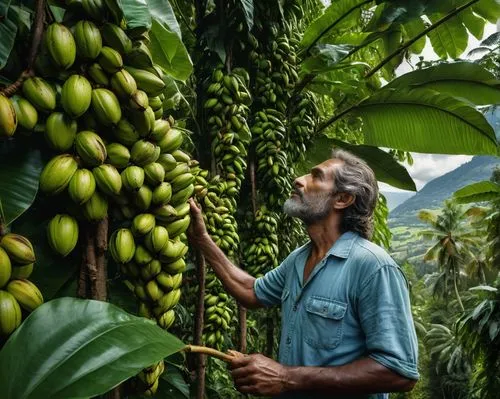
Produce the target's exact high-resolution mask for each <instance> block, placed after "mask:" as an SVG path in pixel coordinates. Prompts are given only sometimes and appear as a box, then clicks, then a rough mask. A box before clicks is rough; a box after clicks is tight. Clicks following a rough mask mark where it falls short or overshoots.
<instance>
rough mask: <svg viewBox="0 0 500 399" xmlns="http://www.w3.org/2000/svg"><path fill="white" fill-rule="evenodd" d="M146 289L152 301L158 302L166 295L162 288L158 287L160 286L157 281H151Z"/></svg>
mask: <svg viewBox="0 0 500 399" xmlns="http://www.w3.org/2000/svg"><path fill="white" fill-rule="evenodd" d="M144 289H145V290H146V293H147V294H148V296H149V297H150V298H151V300H152V301H157V300H158V299H160V298H161V297H162V296H163V294H164V292H163V291H162V290H161V288H160V287H158V284H156V281H155V280H151V281H149V282H148V283H147V284H146V286H145V287H144Z"/></svg>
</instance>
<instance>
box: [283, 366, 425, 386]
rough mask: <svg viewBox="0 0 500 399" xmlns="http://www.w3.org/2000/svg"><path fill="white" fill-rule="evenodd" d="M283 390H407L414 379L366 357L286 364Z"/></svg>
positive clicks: (413, 383) (412, 384) (413, 382)
mask: <svg viewBox="0 0 500 399" xmlns="http://www.w3.org/2000/svg"><path fill="white" fill-rule="evenodd" d="M285 378H286V382H285V386H286V390H287V391H302V392H311V393H326V394H332V393H335V394H336V395H337V394H338V395H361V394H368V393H377V392H406V391H409V390H411V389H412V388H413V386H414V385H415V383H416V381H414V380H410V379H408V378H406V377H403V376H400V375H399V374H397V373H395V372H393V371H391V370H389V369H388V368H387V367H384V366H383V365H381V364H380V363H378V362H376V361H375V360H373V359H370V358H365V359H360V360H356V361H355V362H352V363H349V364H346V365H343V366H337V367H288V368H287V372H286V377H285Z"/></svg>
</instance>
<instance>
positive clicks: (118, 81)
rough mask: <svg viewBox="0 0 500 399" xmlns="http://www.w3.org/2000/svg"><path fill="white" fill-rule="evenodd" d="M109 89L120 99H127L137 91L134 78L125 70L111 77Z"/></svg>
mask: <svg viewBox="0 0 500 399" xmlns="http://www.w3.org/2000/svg"><path fill="white" fill-rule="evenodd" d="M111 87H112V88H113V91H114V92H115V94H116V95H117V96H118V97H120V98H122V99H126V98H129V97H130V96H131V95H132V94H133V93H135V92H136V91H137V84H136V83H135V80H134V78H133V77H132V75H131V74H130V73H128V72H127V71H126V70H125V69H121V70H119V71H118V72H116V73H114V74H113V76H111Z"/></svg>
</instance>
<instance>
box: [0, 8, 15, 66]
mask: <svg viewBox="0 0 500 399" xmlns="http://www.w3.org/2000/svg"><path fill="white" fill-rule="evenodd" d="M0 4H1V5H2V6H3V5H4V4H3V3H0ZM12 14H13V12H12V11H11V10H9V11H8V14H7V17H6V18H4V19H2V20H0V37H1V38H2V39H1V40H0V70H2V68H3V67H4V66H5V64H7V60H8V59H9V55H10V52H11V51H12V48H13V47H14V42H15V40H16V35H17V24H16V22H15V19H14V17H13V16H12ZM0 15H5V14H2V13H0Z"/></svg>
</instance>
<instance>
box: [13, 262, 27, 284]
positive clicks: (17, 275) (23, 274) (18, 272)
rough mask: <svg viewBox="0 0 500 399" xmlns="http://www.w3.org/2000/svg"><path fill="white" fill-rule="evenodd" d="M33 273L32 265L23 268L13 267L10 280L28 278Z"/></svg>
mask: <svg viewBox="0 0 500 399" xmlns="http://www.w3.org/2000/svg"><path fill="white" fill-rule="evenodd" d="M31 273H33V263H30V264H29V265H24V266H15V267H13V268H12V274H11V276H10V278H11V280H14V279H22V278H28V277H29V276H31Z"/></svg>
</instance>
